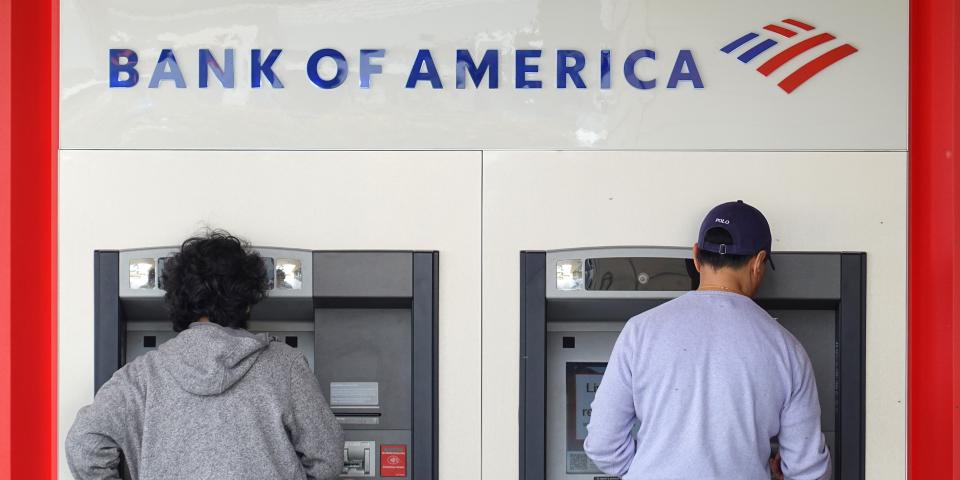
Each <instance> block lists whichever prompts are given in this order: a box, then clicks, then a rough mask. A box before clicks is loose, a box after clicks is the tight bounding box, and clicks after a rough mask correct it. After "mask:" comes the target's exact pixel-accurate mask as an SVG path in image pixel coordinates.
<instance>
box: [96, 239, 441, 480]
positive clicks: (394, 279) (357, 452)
mask: <svg viewBox="0 0 960 480" xmlns="http://www.w3.org/2000/svg"><path fill="white" fill-rule="evenodd" d="M176 250H177V249H176V248H151V249H137V250H123V251H97V252H96V253H95V268H94V272H95V273H94V275H95V276H96V279H95V313H94V317H95V322H96V323H95V338H96V340H95V341H96V345H95V373H94V384H95V388H96V389H99V388H100V386H101V385H103V383H104V382H106V381H107V380H109V379H110V377H111V375H113V373H114V372H115V371H116V370H117V369H118V368H120V367H121V366H122V365H124V364H125V363H126V362H129V361H131V360H133V359H134V358H136V357H137V356H139V355H142V354H144V353H145V352H147V351H150V350H153V349H155V348H157V346H159V345H160V344H162V343H163V342H164V341H166V340H168V339H170V338H173V337H174V336H175V335H176V334H175V333H174V332H173V329H172V325H171V323H170V321H169V320H168V317H167V311H166V308H165V305H164V302H163V284H162V273H163V265H164V261H165V259H166V258H168V257H169V256H171V255H172V254H173V253H174V252H175V251H176ZM255 250H256V251H258V252H259V253H260V255H261V256H262V257H263V259H264V264H265V268H266V269H267V272H268V277H269V278H270V286H269V291H268V293H267V297H266V298H265V299H264V300H263V301H262V302H261V303H260V304H258V305H257V306H255V307H254V309H253V311H252V312H251V319H250V322H249V325H248V327H249V329H250V330H252V331H255V332H266V333H268V334H270V335H272V336H274V337H276V338H277V339H278V340H280V341H283V342H286V343H287V344H288V345H290V346H292V347H294V348H298V349H301V350H302V351H303V353H304V355H305V356H306V357H307V360H308V363H309V364H310V367H311V368H312V369H313V370H314V373H315V374H316V375H317V378H318V379H319V381H320V385H321V386H322V387H323V390H324V395H325V396H326V398H327V400H328V402H329V403H330V407H331V408H332V410H333V412H334V413H335V414H336V416H337V418H338V419H339V421H340V424H341V425H342V426H343V429H344V434H345V438H346V443H345V446H344V464H345V466H344V472H343V475H342V476H341V477H342V478H347V479H379V478H407V479H414V478H415V479H417V480H421V479H427V480H432V479H436V478H437V475H438V468H437V458H438V457H437V447H438V444H437V308H438V306H437V300H438V297H437V295H438V290H437V287H438V278H437V275H438V254H437V253H436V252H411V251H405V252H404V251H388V252H367V251H357V252H349V251H345V252H337V251H308V250H291V249H274V248H256V249H255Z"/></svg>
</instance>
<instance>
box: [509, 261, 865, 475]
mask: <svg viewBox="0 0 960 480" xmlns="http://www.w3.org/2000/svg"><path fill="white" fill-rule="evenodd" d="M629 257H634V258H635V259H636V261H634V262H632V263H625V262H623V261H622V260H623V259H624V258H629ZM646 257H657V258H658V259H669V258H674V259H676V260H677V261H679V260H682V259H684V258H688V257H689V250H688V249H676V248H609V249H607V248H599V249H579V250H560V251H553V252H523V253H522V254H521V359H520V365H521V370H520V378H521V396H520V404H521V408H520V430H521V432H520V448H521V452H520V478H521V479H547V480H559V479H565V480H581V479H590V480H592V479H593V478H594V477H596V476H602V475H601V474H599V473H596V472H593V471H591V470H590V469H589V468H584V466H585V465H586V466H587V467H589V466H590V465H589V464H588V463H585V460H586V459H585V456H583V455H582V454H581V455H578V449H581V451H582V447H581V445H582V439H578V438H576V433H577V432H573V434H571V431H570V428H571V425H572V424H575V423H576V421H575V420H576V419H571V418H570V417H571V415H573V413H571V412H575V410H574V409H573V407H572V406H571V405H570V403H571V401H570V399H567V393H569V392H570V391H576V390H575V389H574V386H576V387H583V386H588V385H586V384H585V385H579V384H576V385H574V384H572V383H571V382H572V381H573V380H572V379H573V377H572V376H571V374H572V373H576V372H575V371H571V368H574V370H575V369H576V368H577V367H578V366H586V367H584V368H586V369H587V370H590V371H585V372H581V373H585V376H584V378H591V375H592V374H591V372H593V371H595V369H596V368H597V367H600V368H603V367H605V363H606V362H607V360H608V358H609V353H610V350H611V349H612V347H613V341H614V340H615V338H616V336H617V334H618V333H619V331H620V329H621V328H622V326H623V322H624V321H625V320H626V319H628V318H629V317H631V316H633V315H635V314H637V313H640V312H642V311H644V310H646V309H649V308H651V307H653V306H656V305H658V304H660V303H662V302H665V301H668V300H669V299H671V298H674V297H676V296H677V295H680V294H682V293H683V291H680V290H683V289H682V288H679V286H680V285H682V284H683V283H684V279H682V278H681V277H682V272H683V270H682V268H683V264H682V263H677V262H676V261H660V260H657V261H647V260H646ZM591 258H605V259H606V258H609V259H617V260H618V261H606V260H604V261H597V262H592V263H588V262H586V261H583V262H582V263H581V264H580V266H582V267H583V272H582V273H583V281H582V282H578V281H571V279H570V278H569V277H565V276H564V272H562V271H561V269H560V268H559V267H560V266H563V265H560V264H563V263H567V264H568V265H566V266H565V268H566V273H569V272H570V271H576V270H578V269H579V268H580V267H578V266H576V262H573V263H574V264H575V265H574V266H573V267H571V265H569V263H570V260H575V259H580V260H584V259H591ZM774 258H775V260H776V262H777V270H776V271H768V278H767V281H766V283H765V284H764V287H763V289H762V290H761V292H760V298H759V299H758V301H759V303H760V304H761V305H762V306H764V307H765V308H766V309H767V310H768V311H769V312H770V313H771V315H773V316H774V317H776V318H778V321H780V322H781V323H782V324H783V325H784V326H785V327H786V328H788V329H789V330H790V331H791V332H792V333H793V334H794V335H795V336H796V337H797V338H798V340H800V341H801V343H803V345H804V347H805V348H806V350H807V352H808V353H809V355H810V357H811V359H812V362H813V364H814V372H815V376H816V378H817V384H818V390H819V394H820V403H821V407H822V412H823V418H822V419H821V422H822V426H823V430H824V434H825V436H826V437H827V442H828V446H829V447H830V448H831V451H832V452H834V461H835V468H834V472H835V475H834V478H838V479H841V480H847V479H862V478H863V395H864V389H863V319H864V309H863V305H864V294H865V288H864V286H865V285H864V282H865V256H864V255H863V254H845V253H844V254H841V253H782V252H780V253H777V254H775V257H774ZM618 262H619V263H618ZM657 268H660V269H661V270H660V271H659V272H658V271H656V269H657ZM591 269H592V271H591ZM661 272H667V273H666V275H663V274H662V273H661ZM591 273H592V274H594V276H593V278H591ZM692 273H693V275H692V278H690V279H688V280H687V281H689V282H690V283H689V287H687V288H695V286H696V283H697V282H698V279H697V278H696V275H695V271H693V272H692ZM658 275H659V277H658ZM611 276H612V277H613V278H610V277H611ZM671 276H673V277H676V278H665V277H671ZM600 277H604V278H605V280H604V281H603V282H602V285H604V286H605V287H612V288H611V289H610V290H599V291H594V290H590V288H591V287H590V285H591V284H593V285H594V286H596V285H599V284H601V283H600V282H599V279H600ZM634 279H639V280H640V281H636V280H634ZM581 284H582V287H581V286H580V285H581ZM653 284H656V285H659V286H661V287H660V288H664V287H663V286H668V288H674V287H678V288H676V290H670V291H657V290H650V289H648V288H649V286H650V285H653ZM561 287H562V288H561ZM564 288H566V289H567V290H565V289H564ZM613 288H619V289H620V290H619V291H617V290H613ZM580 383H583V382H580ZM579 394H580V395H581V396H582V392H580V393H579ZM547 399H550V401H547ZM557 399H567V401H566V402H564V401H563V400H561V401H557ZM581 400H584V401H586V399H581ZM542 412H546V414H545V415H544V413H542Z"/></svg>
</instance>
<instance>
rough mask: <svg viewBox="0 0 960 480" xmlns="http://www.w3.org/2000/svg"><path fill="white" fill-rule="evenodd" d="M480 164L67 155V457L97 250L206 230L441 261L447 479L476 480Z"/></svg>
mask: <svg viewBox="0 0 960 480" xmlns="http://www.w3.org/2000/svg"><path fill="white" fill-rule="evenodd" d="M480 158H481V155H480V153H479V152H405V153H390V152H316V153H310V152H285V153H278V152H260V153H258V152H233V153H231V152H161V151H156V152H130V151H109V152H106V151H63V152H61V154H60V227H59V228H60V232H59V234H60V238H59V284H60V289H59V305H60V308H59V312H60V318H59V337H60V340H59V350H58V351H59V365H60V367H59V386H58V395H59V431H60V445H61V446H60V450H61V453H60V466H59V471H60V477H61V478H65V479H66V478H71V477H70V474H69V470H68V469H67V465H66V462H65V461H64V458H63V453H62V445H63V439H64V437H65V436H66V433H67V430H68V429H69V427H70V425H71V424H72V422H73V419H74V417H75V415H76V412H77V410H78V409H79V408H80V407H81V406H83V405H85V404H87V403H90V402H91V401H92V399H93V251H94V250H95V249H124V248H134V247H148V246H166V245H175V244H179V242H180V241H182V240H183V239H184V238H185V237H187V236H188V235H190V234H192V233H194V232H196V231H197V229H199V228H200V227H202V226H204V225H210V226H216V227H222V228H226V229H229V230H230V231H231V232H233V233H235V234H238V235H241V236H244V237H246V238H247V239H249V240H250V241H251V242H253V243H254V244H257V245H267V246H283V247H291V248H307V249H333V250H336V249H424V250H433V249H436V250H439V251H440V282H441V283H440V292H441V295H440V341H439V342H440V346H439V348H440V366H439V368H440V384H441V389H440V426H439V428H440V478H444V479H453V478H457V479H473V480H476V479H479V478H480V475H479V472H480V457H479V455H478V454H477V452H478V451H479V448H480V445H479V442H480V275H479V272H480V188H481V187H480V168H481V165H480Z"/></svg>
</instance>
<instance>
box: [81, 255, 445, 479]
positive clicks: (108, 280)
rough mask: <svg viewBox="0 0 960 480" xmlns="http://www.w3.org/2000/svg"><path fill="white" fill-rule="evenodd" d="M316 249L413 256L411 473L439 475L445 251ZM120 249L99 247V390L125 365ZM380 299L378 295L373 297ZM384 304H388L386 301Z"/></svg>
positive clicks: (96, 269) (96, 378) (327, 300)
mask: <svg viewBox="0 0 960 480" xmlns="http://www.w3.org/2000/svg"><path fill="white" fill-rule="evenodd" d="M313 253H314V256H316V254H320V253H324V254H329V253H344V254H349V255H357V254H364V253H369V254H373V255H377V254H383V253H404V254H410V255H411V256H412V272H411V275H412V279H411V282H412V283H411V285H412V288H411V290H412V293H411V296H410V298H409V300H407V301H406V302H405V303H406V305H407V306H409V308H410V313H411V328H412V329H413V335H412V338H413V345H411V354H412V370H413V371H412V379H411V382H412V390H411V393H412V396H411V400H412V402H411V403H412V405H411V409H412V411H411V441H410V443H411V445H410V449H411V462H410V463H411V467H412V468H411V469H410V471H409V473H410V475H409V478H416V479H427V480H437V479H438V478H439V475H440V467H439V429H438V427H439V417H438V415H439V408H438V407H439V328H440V323H439V311H440V304H439V301H440V282H439V274H440V254H439V252H437V251H394V250H391V251H369V250H364V251H359V250H349V251H329V250H326V251H314V252H313ZM119 268H120V251H119V250H96V251H94V267H93V270H94V327H93V328H94V349H93V351H94V353H93V355H94V392H96V391H98V390H99V389H100V386H101V385H103V384H104V383H106V381H107V380H109V379H110V377H112V376H113V374H114V372H116V371H117V370H118V369H119V368H120V367H121V366H123V362H122V359H123V357H124V352H123V345H124V343H123V338H124V337H125V335H126V332H125V328H124V325H125V322H124V319H123V310H122V309H121V308H120V285H119V275H118V272H119ZM362 300H363V299H362V298H359V297H358V298H354V299H350V301H345V299H342V298H336V299H332V298H317V297H315V298H314V303H315V304H317V305H320V304H324V305H326V304H333V305H343V306H350V305H354V306H359V305H360V304H362ZM373 301H374V303H377V300H376V299H373ZM380 305H384V304H383V303H382V302H381V303H380Z"/></svg>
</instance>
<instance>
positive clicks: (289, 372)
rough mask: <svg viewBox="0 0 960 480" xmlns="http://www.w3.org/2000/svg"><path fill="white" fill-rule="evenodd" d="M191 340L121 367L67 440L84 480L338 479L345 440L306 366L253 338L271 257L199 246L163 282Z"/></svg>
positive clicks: (167, 270) (279, 345) (240, 246)
mask: <svg viewBox="0 0 960 480" xmlns="http://www.w3.org/2000/svg"><path fill="white" fill-rule="evenodd" d="M162 281H163V286H164V288H165V290H166V293H165V297H164V298H165V300H166V303H167V305H168V306H169V308H170V318H171V320H172V321H173V329H174V330H175V331H177V332H179V334H178V335H177V336H176V337H175V338H173V339H171V340H169V341H167V342H166V343H164V344H162V345H160V347H159V348H158V349H156V350H154V351H151V352H149V353H147V354H145V355H142V356H140V357H138V358H137V359H135V360H134V361H132V362H130V363H128V364H127V365H125V366H124V367H123V368H121V369H119V370H117V372H116V373H114V375H113V377H112V378H111V379H110V380H109V381H108V382H107V383H105V384H104V385H103V387H101V388H100V391H99V392H97V395H96V397H95V398H94V402H93V404H91V405H88V406H86V407H84V408H83V409H81V410H80V412H79V413H78V414H77V419H76V421H75V422H74V424H73V427H72V428H71V429H70V432H69V434H68V435H67V440H66V453H67V461H68V463H69V466H70V471H71V472H72V473H73V475H74V477H75V478H77V479H78V480H106V479H119V478H121V477H120V475H121V472H120V470H121V468H122V467H123V466H124V465H121V463H123V462H122V460H125V466H126V467H127V468H128V469H129V472H130V475H131V476H132V478H134V479H157V480H169V479H181V478H184V479H185V478H189V479H230V480H236V479H250V480H263V479H298V478H299V479H310V480H313V479H333V478H336V477H337V476H339V475H340V473H341V471H342V468H343V431H342V430H341V428H340V425H339V423H338V422H337V419H336V417H334V415H333V413H332V412H331V410H330V408H329V406H328V405H327V402H326V400H325V399H324V398H323V394H322V393H321V388H320V384H319V383H318V381H317V378H316V377H315V376H314V375H313V372H311V371H310V368H309V366H308V365H307V361H306V358H304V356H303V354H302V353H300V352H299V351H298V350H296V349H293V348H291V347H289V346H287V345H286V344H285V343H283V342H277V341H272V340H271V339H270V338H269V337H267V336H266V335H265V334H253V333H250V332H248V331H247V330H246V326H247V320H248V319H249V317H250V309H251V308H252V307H253V306H254V305H255V304H256V303H257V302H259V301H260V300H262V299H263V298H264V296H265V292H266V290H267V285H268V283H267V272H266V269H265V267H264V263H263V259H262V258H261V257H260V256H259V255H258V254H257V253H256V252H253V251H251V250H250V248H249V246H248V245H247V244H246V243H245V242H243V241H242V240H240V239H238V238H236V237H234V236H232V235H230V234H229V233H227V232H224V231H219V230H217V231H212V232H209V233H207V234H206V235H202V236H198V237H193V238H189V239H187V240H186V241H185V242H183V244H182V245H181V247H180V251H179V252H178V253H177V254H176V255H174V256H173V257H171V258H170V259H168V260H167V261H166V262H165V264H164V268H163V273H162Z"/></svg>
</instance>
